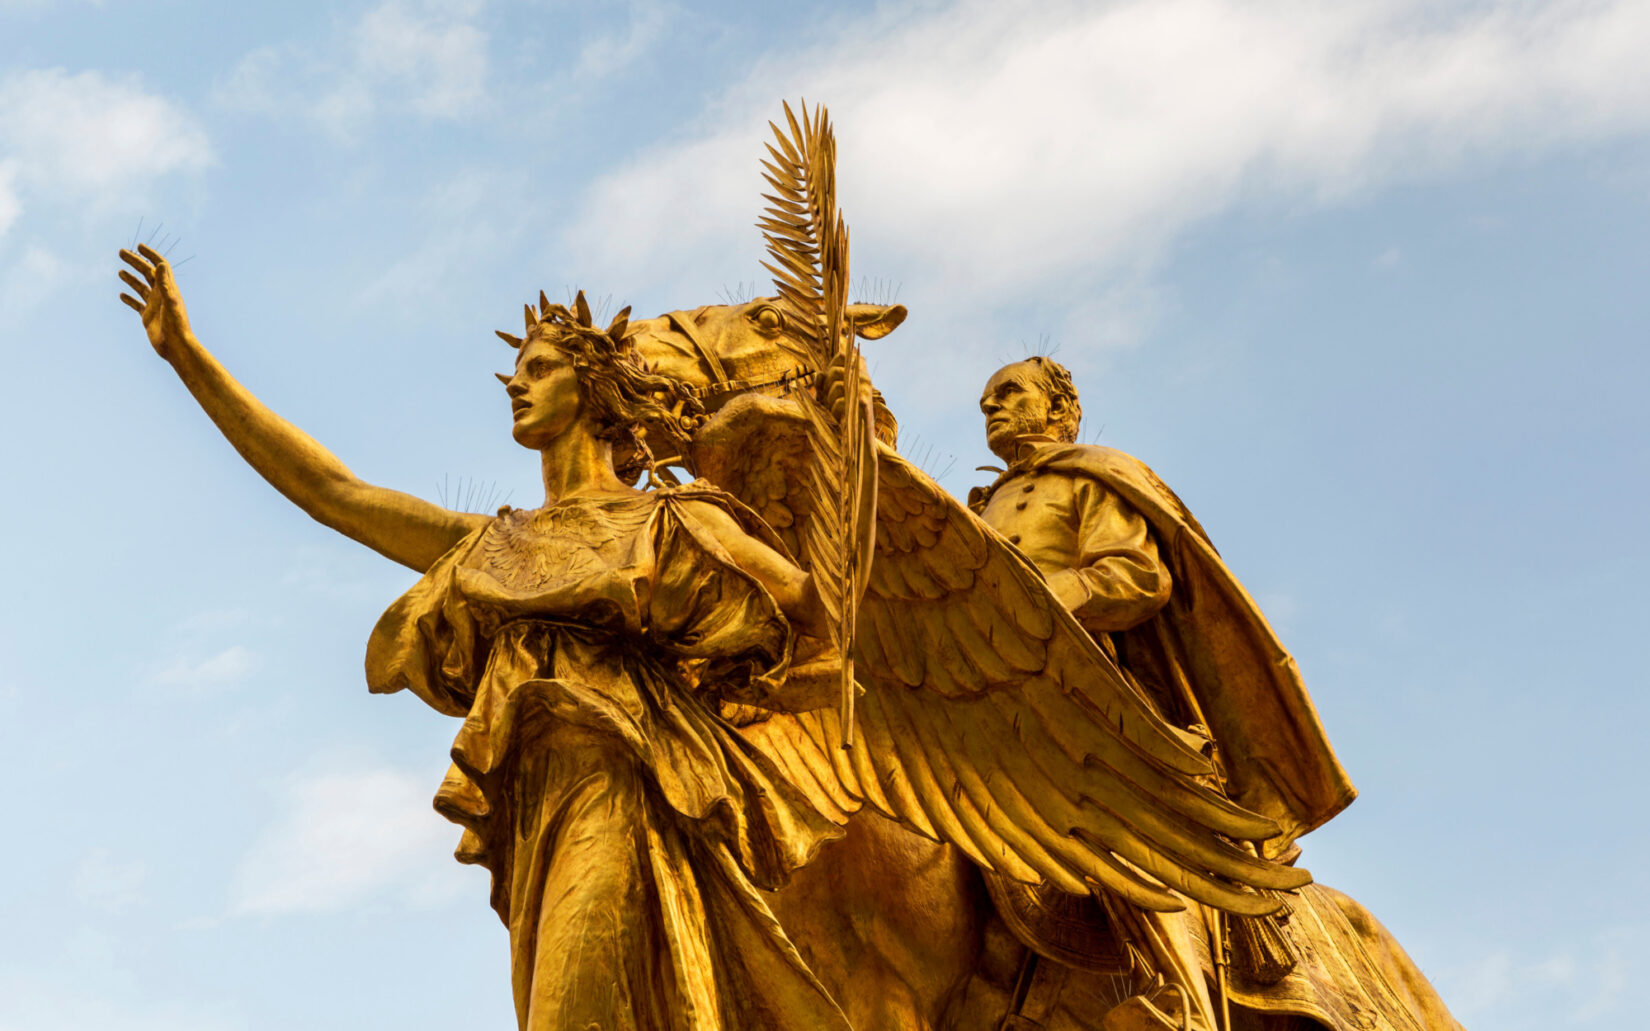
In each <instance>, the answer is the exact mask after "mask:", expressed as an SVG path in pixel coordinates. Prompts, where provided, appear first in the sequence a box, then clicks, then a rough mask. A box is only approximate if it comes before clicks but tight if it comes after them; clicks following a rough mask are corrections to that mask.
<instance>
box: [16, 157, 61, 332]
mask: <svg viewBox="0 0 1650 1031" xmlns="http://www.w3.org/2000/svg"><path fill="white" fill-rule="evenodd" d="M5 200H6V198H5V183H4V181H3V179H0V235H4V230H5ZM70 274H71V273H70V268H69V265H68V264H67V263H65V262H64V261H63V259H61V258H59V257H58V256H57V255H56V254H53V253H52V252H51V251H48V250H46V249H45V248H44V247H37V246H29V247H25V248H24V249H23V253H22V254H20V255H18V256H17V257H16V259H15V260H13V261H11V262H9V263H7V264H5V265H4V266H0V311H5V312H9V313H10V314H12V315H14V316H15V315H17V314H20V313H22V312H25V311H28V310H29V309H31V308H34V307H37V306H38V305H40V304H41V303H43V302H44V301H45V300H46V298H48V297H50V296H51V295H52V294H53V293H54V292H56V290H57V288H58V287H60V286H62V285H63V283H64V282H65V281H66V280H68V278H69V277H70Z"/></svg>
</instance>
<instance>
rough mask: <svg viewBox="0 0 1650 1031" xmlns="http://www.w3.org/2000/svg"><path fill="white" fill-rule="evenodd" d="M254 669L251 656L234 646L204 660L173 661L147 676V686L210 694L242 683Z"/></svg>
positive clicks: (239, 646)
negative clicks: (148, 683) (148, 684)
mask: <svg viewBox="0 0 1650 1031" xmlns="http://www.w3.org/2000/svg"><path fill="white" fill-rule="evenodd" d="M255 666H256V663H255V662H254V661H253V658H252V653H251V652H250V651H248V650H247V649H246V648H244V647H242V646H241V645H238V644H236V645H231V646H229V647H228V648H225V649H223V650H222V651H220V652H216V653H214V654H212V655H209V656H206V657H205V658H199V659H190V658H180V659H176V660H174V661H173V662H171V663H170V664H168V665H167V666H164V667H162V668H161V669H159V670H157V671H155V672H154V673H153V674H151V675H150V676H149V682H150V683H152V684H162V685H165V686H168V687H176V688H182V689H183V690H185V691H192V692H201V691H210V690H215V689H218V688H223V687H228V686H230V685H232V684H235V683H238V682H240V681H241V680H244V679H245V678H246V677H247V676H248V675H249V674H251V672H252V670H253V668H254V667H255Z"/></svg>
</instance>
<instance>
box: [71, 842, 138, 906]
mask: <svg viewBox="0 0 1650 1031" xmlns="http://www.w3.org/2000/svg"><path fill="white" fill-rule="evenodd" d="M148 880H149V868H148V866H147V865H146V864H145V863H144V862H143V861H142V860H141V859H135V858H132V857H129V856H121V855H119V854H117V853H115V852H114V851H113V850H111V849H107V848H94V849H91V850H90V851H88V852H87V853H86V854H85V855H83V856H81V857H80V861H79V862H78V863H76V864H75V868H74V876H73V877H72V878H71V879H70V882H69V889H70V891H71V892H72V893H73V895H74V898H75V900H76V901H77V902H79V903H80V904H81V905H83V906H86V907H88V908H91V909H95V910H100V911H102V912H106V913H115V912H119V911H121V910H124V909H129V908H131V907H132V906H135V905H137V904H138V903H140V902H142V901H143V900H144V888H145V886H146V885H147V883H148Z"/></svg>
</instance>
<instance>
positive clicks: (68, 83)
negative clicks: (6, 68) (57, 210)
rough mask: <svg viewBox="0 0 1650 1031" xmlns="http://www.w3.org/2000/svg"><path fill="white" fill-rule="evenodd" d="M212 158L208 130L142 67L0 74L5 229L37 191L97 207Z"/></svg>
mask: <svg viewBox="0 0 1650 1031" xmlns="http://www.w3.org/2000/svg"><path fill="white" fill-rule="evenodd" d="M212 161H213V152H212V146H211V143H210V142H209V141H208V139H207V136H206V132H205V130H204V129H203V128H202V127H201V126H200V124H199V123H198V122H197V121H196V120H195V119H194V117H193V116H191V115H190V114H189V113H188V112H186V111H185V110H183V109H182V108H180V107H178V106H177V105H176V104H174V103H172V102H171V101H169V100H167V99H165V98H164V97H161V96H159V95H157V94H154V93H151V92H149V91H148V90H147V89H146V88H145V87H144V85H143V83H142V81H141V80H140V79H138V78H137V77H136V76H110V75H105V74H104V73H102V72H96V71H88V72H80V73H78V74H71V73H70V72H68V71H66V70H64V69H62V68H41V69H25V70H20V71H12V72H8V73H6V74H4V75H3V76H0V235H3V234H4V233H5V231H6V230H7V229H8V228H9V227H10V226H11V225H12V224H13V223H15V221H16V220H17V219H18V218H19V217H20V216H21V215H22V214H23V212H24V210H25V208H26V207H27V205H28V204H29V203H31V202H33V201H37V200H41V201H47V202H53V203H57V204H76V205H81V206H88V205H89V206H91V207H93V208H94V209H95V208H101V207H105V206H107V205H109V204H110V203H111V202H112V201H114V200H115V199H116V198H120V197H130V196H131V195H132V194H134V193H141V192H142V191H143V190H145V189H147V188H148V186H149V185H150V184H151V183H152V182H153V181H154V180H155V179H157V178H158V177H160V176H163V175H167V174H171V173H175V172H188V171H196V170H199V169H202V168H205V167H207V166H208V165H210V164H211V163H212Z"/></svg>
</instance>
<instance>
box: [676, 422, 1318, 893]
mask: <svg viewBox="0 0 1650 1031" xmlns="http://www.w3.org/2000/svg"><path fill="white" fill-rule="evenodd" d="M787 406H788V402H785V401H782V400H775V399H772V398H760V399H758V398H751V399H748V400H746V399H741V401H740V402H739V403H736V404H733V405H730V406H729V407H728V408H725V409H724V410H723V411H722V412H721V413H718V415H717V416H716V417H715V418H713V419H712V420H711V422H710V423H709V424H707V426H706V427H705V430H704V431H703V432H702V434H701V437H700V455H699V459H698V461H699V469H700V471H701V473H702V474H703V475H704V476H706V478H708V479H710V480H712V481H713V482H715V483H717V484H718V486H720V487H722V488H723V489H724V490H727V491H729V492H730V493H732V494H734V495H735V496H738V497H741V498H742V499H743V500H745V501H746V503H747V504H750V505H751V506H752V507H753V508H754V509H755V510H756V511H757V513H758V514H759V515H762V516H763V517H764V518H768V519H772V520H773V521H774V522H775V524H776V525H779V526H782V527H784V528H785V529H786V530H788V531H789V532H790V533H791V534H795V533H797V532H799V531H801V530H803V529H804V527H801V526H798V525H796V524H797V522H798V521H799V520H806V519H807V518H809V512H808V511H807V510H806V508H805V507H803V505H805V494H806V492H805V491H800V490H798V489H796V488H789V487H787V486H785V485H786V484H790V483H794V482H796V481H795V480H792V479H791V478H790V477H789V476H788V475H786V474H787V472H788V467H789V466H790V465H792V464H794V463H796V462H798V461H799V460H800V455H801V452H802V451H803V450H805V448H803V447H798V446H797V444H796V441H797V440H798V439H799V438H800V436H801V434H802V432H803V427H802V424H801V417H800V415H788V414H787V412H786V408H787ZM876 490H877V495H876V497H877V511H876V535H877V536H876V554H875V559H874V560H873V561H872V562H871V564H870V571H869V572H870V576H869V582H868V584H867V587H866V590H865V595H864V597H863V599H862V600H861V602H860V607H859V620H858V631H859V632H858V635H857V637H856V646H855V660H856V661H855V670H856V673H857V676H858V679H859V682H860V684H861V685H862V686H863V688H864V695H863V697H861V698H860V699H859V703H858V706H857V711H856V712H855V714H854V720H855V723H856V727H855V730H856V733H857V736H858V737H859V739H860V740H859V743H858V744H857V745H856V746H855V747H854V748H852V749H845V748H843V747H841V744H842V729H843V728H842V723H841V718H840V716H839V715H838V714H837V713H836V712H835V711H832V710H828V709H820V710H816V711H812V712H806V713H800V714H777V715H775V716H773V717H771V718H769V719H767V720H765V721H763V722H761V723H758V724H754V725H752V726H749V727H747V728H745V731H746V733H747V736H748V737H749V738H750V739H751V740H752V741H754V742H755V743H756V744H757V745H758V746H759V747H761V748H762V749H763V750H764V751H765V752H766V753H767V754H768V755H769V756H770V757H771V758H772V759H773V760H774V761H775V762H776V763H777V764H779V765H780V767H781V768H782V769H783V770H784V771H785V772H786V773H787V774H788V775H789V776H790V777H791V779H792V780H793V782H795V783H796V784H798V785H799V786H800V787H802V788H803V789H804V790H806V791H808V792H809V794H810V795H811V796H812V797H813V798H814V799H815V801H816V802H817V803H818V804H819V805H820V807H821V808H822V809H823V810H825V811H826V812H827V813H829V814H831V815H832V816H833V817H835V818H837V819H839V820H841V821H846V820H847V818H848V817H849V815H851V814H852V813H853V812H855V811H857V810H858V809H860V808H861V807H863V806H865V805H869V806H871V807H872V808H874V809H876V810H877V811H879V812H881V813H883V814H884V815H886V816H889V817H892V818H893V819H896V820H898V821H900V822H901V823H903V824H905V825H906V826H908V827H910V828H912V829H914V830H916V831H918V832H919V833H922V834H925V835H927V836H929V837H931V838H935V839H938V840H942V841H947V842H950V843H951V844H953V845H955V846H956V847H958V848H960V849H962V850H963V852H964V853H966V854H967V855H968V856H969V857H970V858H971V859H972V860H973V861H974V862H976V863H978V864H979V865H980V866H982V867H984V868H985V869H987V870H992V871H996V872H999V873H1002V874H1005V875H1007V876H1010V877H1013V878H1015V879H1017V880H1020V881H1024V882H1027V883H1032V884H1037V883H1041V882H1042V881H1043V880H1045V879H1046V880H1049V881H1052V882H1053V883H1054V884H1056V885H1058V886H1059V887H1060V888H1062V889H1064V890H1066V891H1069V892H1072V893H1076V894H1082V893H1085V892H1087V891H1089V890H1090V889H1092V888H1093V887H1095V886H1103V887H1105V888H1107V889H1110V890H1111V891H1113V892H1116V893H1117V894H1119V895H1121V896H1123V897H1124V898H1126V899H1128V900H1129V901H1130V902H1133V903H1134V904H1135V905H1138V906H1141V907H1143V908H1147V909H1155V910H1176V909H1180V908H1183V906H1184V903H1183V901H1182V900H1181V899H1180V898H1177V897H1176V895H1175V893H1176V892H1179V893H1181V894H1183V895H1185V896H1189V897H1191V898H1194V899H1197V900H1198V901H1200V902H1204V903H1207V904H1209V905H1212V906H1216V907H1218V908H1221V909H1225V910H1228V911H1230V912H1234V913H1243V914H1250V915H1259V914H1264V913H1268V912H1272V911H1274V910H1276V909H1277V908H1278V905H1279V903H1278V900H1277V899H1276V898H1275V897H1273V896H1268V895H1266V894H1263V893H1259V892H1256V891H1254V890H1252V889H1274V890H1288V889H1293V888H1297V887H1300V886H1301V885H1303V884H1306V883H1308V882H1310V880H1311V875H1310V874H1308V873H1307V872H1306V871H1304V870H1301V869H1298V868H1293V867H1285V866H1281V865H1279V864H1276V863H1272V862H1269V861H1266V860H1263V859H1260V858H1258V857H1257V856H1256V855H1255V854H1254V853H1253V852H1252V851H1251V850H1249V849H1247V848H1245V847H1243V846H1242V844H1240V843H1241V842H1245V841H1258V840H1263V839H1265V838H1268V837H1271V836H1272V835H1274V834H1276V833H1277V831H1278V828H1277V826H1276V825H1275V824H1274V823H1273V822H1272V821H1271V820H1268V819H1266V818H1265V817H1262V816H1258V815H1256V814H1254V813H1251V812H1248V811H1247V810H1244V809H1242V808H1240V807H1238V806H1237V805H1235V804H1233V803H1232V802H1231V801H1229V800H1228V799H1226V798H1225V797H1224V796H1223V795H1221V794H1220V793H1219V792H1218V791H1216V790H1215V789H1214V788H1212V787H1209V786H1208V785H1209V784H1211V783H1213V775H1214V768H1213V764H1212V761H1211V760H1210V759H1209V758H1208V757H1207V756H1205V755H1204V754H1202V753H1201V752H1200V751H1198V750H1197V749H1196V748H1194V747H1193V746H1192V745H1190V744H1188V743H1187V741H1186V740H1185V739H1184V738H1183V737H1182V736H1181V734H1180V732H1178V731H1177V730H1176V729H1175V728H1174V727H1172V726H1170V725H1169V724H1168V723H1167V722H1165V721H1164V720H1162V719H1161V718H1160V717H1158V716H1157V715H1156V713H1155V712H1154V711H1153V710H1152V709H1151V707H1150V706H1149V705H1148V704H1147V702H1146V701H1145V699H1144V698H1143V697H1142V696H1141V695H1140V694H1139V693H1138V692H1137V691H1136V689H1135V688H1134V687H1133V686H1131V685H1130V684H1129V682H1128V681H1127V680H1125V679H1124V677H1123V675H1122V673H1121V672H1120V671H1119V670H1118V668H1117V666H1116V664H1115V663H1114V662H1113V661H1112V660H1111V658H1110V657H1109V656H1107V655H1106V654H1105V653H1104V652H1103V651H1101V649H1100V647H1099V646H1098V645H1097V644H1096V643H1095V641H1094V639H1093V638H1092V637H1090V636H1089V634H1088V632H1087V631H1085V630H1083V629H1082V627H1081V626H1079V625H1078V624H1077V622H1076V621H1075V620H1074V619H1073V618H1072V616H1071V615H1070V613H1068V612H1067V611H1066V610H1065V608H1064V607H1063V606H1061V605H1060V603H1059V601H1058V600H1056V599H1055V598H1054V597H1053V596H1052V595H1051V594H1050V593H1049V591H1048V589H1047V586H1046V584H1045V583H1044V580H1043V576H1042V574H1041V573H1040V572H1039V571H1038V570H1037V569H1036V567H1035V566H1033V565H1032V564H1031V563H1030V562H1029V561H1028V560H1027V559H1026V558H1025V557H1024V556H1023V555H1021V554H1020V552H1019V551H1018V550H1017V549H1015V548H1014V547H1013V546H1012V545H1010V544H1009V543H1008V542H1007V541H1005V540H1003V539H1002V538H1001V537H1000V536H998V535H997V533H996V532H995V531H993V530H992V529H991V528H990V527H989V526H987V525H985V523H983V522H981V521H980V520H979V519H978V518H977V517H976V516H975V515H974V514H973V513H971V512H969V511H968V510H967V509H966V508H964V507H963V506H962V505H961V504H959V503H958V502H957V501H956V499H954V498H952V497H951V495H949V494H948V493H946V491H945V490H943V489H942V488H941V487H940V486H939V485H938V484H936V483H935V482H934V481H933V480H932V479H930V478H929V477H928V476H927V475H926V474H924V473H923V472H922V471H921V470H920V469H918V468H917V467H916V466H914V465H912V464H911V463H910V462H908V461H907V460H905V459H904V458H902V457H901V456H900V455H899V454H898V453H897V452H895V451H894V450H892V449H891V448H888V447H886V446H883V445H880V444H879V445H878V455H877V487H876ZM797 495H803V496H804V498H803V501H802V503H799V502H798V499H797V497H796V496H797ZM787 524H788V525H787Z"/></svg>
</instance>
